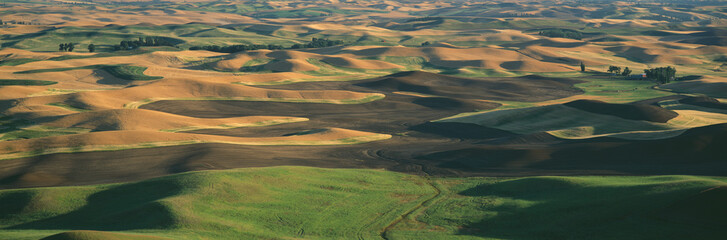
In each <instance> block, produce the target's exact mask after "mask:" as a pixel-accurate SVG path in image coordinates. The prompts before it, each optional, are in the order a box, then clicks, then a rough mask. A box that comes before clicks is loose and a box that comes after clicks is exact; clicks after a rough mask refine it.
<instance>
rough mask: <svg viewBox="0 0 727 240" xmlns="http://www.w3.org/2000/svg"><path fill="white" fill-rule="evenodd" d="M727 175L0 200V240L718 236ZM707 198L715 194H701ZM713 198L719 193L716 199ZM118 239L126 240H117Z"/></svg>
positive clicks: (300, 180) (319, 184)
mask: <svg viewBox="0 0 727 240" xmlns="http://www.w3.org/2000/svg"><path fill="white" fill-rule="evenodd" d="M725 180H727V179H725V178H713V177H695V176H654V177H597V176H589V177H527V178H433V179H429V178H425V177H419V176H413V175H406V174H402V173H396V172H390V171H383V170H363V169H321V168H310V167H270V168H247V169H236V170H223V171H203V172H189V173H182V174H176V175H171V176H167V177H160V178H155V179H150V180H145V181H141V182H134V183H123V184H108V185H93V186H78V187H53V188H31V189H16V190H1V191H0V205H2V206H4V207H3V208H0V238H3V239H38V238H41V237H45V236H50V235H53V234H56V233H60V232H66V231H72V230H95V231H106V232H114V234H113V235H112V234H111V233H103V232H100V233H99V232H80V233H79V232H75V233H73V234H76V235H84V234H85V235H91V236H102V237H101V238H103V236H104V234H107V235H106V236H107V237H112V236H121V237H123V236H138V235H133V234H142V235H144V236H157V237H166V238H171V239H200V238H211V239H381V237H382V236H385V237H386V238H387V239H532V238H533V237H534V238H537V239H623V238H629V237H633V236H637V235H638V236H640V239H679V238H682V237H683V238H699V239H715V237H719V236H721V230H720V229H722V228H721V227H724V225H725V223H724V221H719V219H720V218H721V217H722V216H723V215H721V214H723V213H725V211H726V210H727V208H725V207H724V205H723V204H721V203H722V202H723V201H724V200H727V198H726V197H727V195H725V193H724V188H725V186H727V185H726V182H725ZM709 189H711V190H709ZM715 189H716V190H715ZM122 239H123V238H122Z"/></svg>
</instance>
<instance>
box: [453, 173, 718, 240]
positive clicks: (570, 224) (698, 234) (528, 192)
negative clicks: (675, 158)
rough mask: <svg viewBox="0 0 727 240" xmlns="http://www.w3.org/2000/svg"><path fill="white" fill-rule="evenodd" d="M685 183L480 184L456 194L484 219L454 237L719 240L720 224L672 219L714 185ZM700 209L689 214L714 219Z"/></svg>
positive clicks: (541, 180)
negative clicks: (463, 197)
mask: <svg viewBox="0 0 727 240" xmlns="http://www.w3.org/2000/svg"><path fill="white" fill-rule="evenodd" d="M687 178H688V177H678V176H677V177H668V176H667V177H664V179H665V182H662V183H655V184H634V185H624V184H610V183H599V184H597V185H591V183H593V182H595V181H599V180H593V181H591V180H588V181H582V180H578V179H568V178H560V177H535V178H523V179H517V180H511V181H503V182H495V183H488V184H482V185H479V186H476V187H473V188H470V189H467V190H465V191H462V192H460V193H459V194H460V195H463V196H467V197H469V198H470V199H469V200H467V201H468V202H469V205H471V206H472V207H474V208H476V209H477V210H475V211H478V212H481V213H485V214H478V215H479V216H488V217H485V218H483V219H479V220H470V219H467V220H466V221H468V222H470V224H466V225H465V226H463V227H462V228H461V230H460V231H459V232H458V233H457V234H462V235H473V236H479V237H485V238H488V239H489V238H495V239H624V238H635V239H719V237H720V236H722V233H721V230H720V229H723V227H724V226H722V225H724V223H719V222H717V223H714V222H711V223H710V222H708V221H707V220H701V221H696V222H695V221H691V220H690V221H687V220H683V219H678V218H675V217H674V215H675V214H674V213H676V211H673V209H676V208H678V207H679V206H677V207H676V208H675V205H692V204H694V203H696V202H693V201H685V200H689V199H693V197H694V196H696V195H699V194H700V191H703V190H705V189H706V188H709V187H711V185H713V184H715V183H712V182H707V181H704V180H691V179H687ZM473 199H474V200H473ZM712 200H715V199H712ZM711 202H714V201H711ZM473 203H475V204H473ZM464 205H467V203H464ZM715 206H717V205H714V206H712V207H715ZM465 208H466V207H465ZM702 209H704V210H699V211H696V212H692V213H691V215H694V216H696V218H694V219H700V218H701V217H702V216H706V217H707V218H705V219H714V218H713V217H709V216H708V215H714V214H711V213H710V211H708V210H707V209H710V207H704V208H702ZM468 215H469V214H468ZM685 234H690V235H685Z"/></svg>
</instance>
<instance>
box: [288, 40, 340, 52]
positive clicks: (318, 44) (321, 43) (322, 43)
mask: <svg viewBox="0 0 727 240" xmlns="http://www.w3.org/2000/svg"><path fill="white" fill-rule="evenodd" d="M342 44H343V41H341V40H328V39H325V38H313V40H312V41H311V42H309V43H306V44H299V43H296V44H293V46H290V48H291V49H298V48H322V47H331V46H336V45H342Z"/></svg>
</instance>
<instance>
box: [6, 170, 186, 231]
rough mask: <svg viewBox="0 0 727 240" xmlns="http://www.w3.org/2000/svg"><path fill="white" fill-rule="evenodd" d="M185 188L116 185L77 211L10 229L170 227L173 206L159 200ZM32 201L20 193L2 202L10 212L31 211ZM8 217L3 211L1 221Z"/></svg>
mask: <svg viewBox="0 0 727 240" xmlns="http://www.w3.org/2000/svg"><path fill="white" fill-rule="evenodd" d="M182 188H183V187H182V186H181V184H180V183H178V182H176V181H174V180H173V179H169V178H162V179H159V180H152V181H145V182H140V183H134V184H125V185H121V186H113V187H110V188H108V189H105V190H102V191H100V192H97V193H94V194H92V195H90V196H89V197H88V198H87V199H86V201H87V203H86V204H85V205H84V206H83V207H81V208H78V209H76V210H74V211H71V212H69V213H66V214H62V215H58V216H55V217H50V218H45V219H40V220H36V221H32V222H28V223H24V224H20V225H16V226H12V227H10V228H9V229H71V230H76V229H83V230H101V231H123V230H131V229H163V228H170V227H172V226H174V225H175V223H176V219H175V218H174V216H173V215H174V214H173V213H172V210H171V209H170V207H169V206H167V205H165V204H164V203H162V202H160V201H159V200H162V199H164V198H167V197H171V196H175V195H177V194H179V193H180V191H181V190H182ZM29 200H30V199H29V198H28V197H23V196H22V194H21V195H18V196H14V197H11V198H2V199H0V203H1V205H3V206H6V204H9V205H11V206H14V207H12V208H10V209H28V208H29V207H31V206H28V205H30V204H31V203H32V202H31V201H29ZM21 205H22V206H21ZM3 208H5V207H3ZM36 208H37V207H36ZM6 214H12V213H11V212H4V211H0V218H2V215H6Z"/></svg>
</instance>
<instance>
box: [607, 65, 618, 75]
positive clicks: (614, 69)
mask: <svg viewBox="0 0 727 240" xmlns="http://www.w3.org/2000/svg"><path fill="white" fill-rule="evenodd" d="M608 72H609V73H614V74H619V73H621V67H617V66H608Z"/></svg>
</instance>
